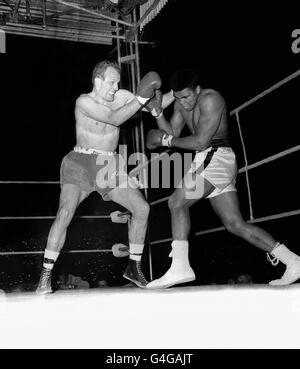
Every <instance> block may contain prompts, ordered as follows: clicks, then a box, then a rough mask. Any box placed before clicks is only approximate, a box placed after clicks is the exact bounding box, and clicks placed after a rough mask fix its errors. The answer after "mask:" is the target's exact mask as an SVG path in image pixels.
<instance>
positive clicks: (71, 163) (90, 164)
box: [60, 147, 130, 201]
mask: <svg viewBox="0 0 300 369" xmlns="http://www.w3.org/2000/svg"><path fill="white" fill-rule="evenodd" d="M120 158H121V157H120V156H119V155H117V154H116V153H112V152H105V151H99V150H93V149H84V148H80V147H75V148H74V150H73V151H71V152H70V153H69V154H68V155H66V156H65V157H64V159H63V161H62V164H61V169H60V183H61V186H63V185H65V184H73V185H75V186H78V187H80V188H81V189H82V190H83V191H85V192H86V193H88V194H90V193H91V192H93V191H97V192H98V193H99V194H100V195H101V196H102V198H103V199H104V200H105V201H109V200H110V198H109V196H108V194H109V192H111V191H112V190H113V189H114V188H117V187H120V186H121V185H124V186H126V184H127V182H128V181H130V179H129V177H128V174H127V173H126V171H125V170H122V168H124V166H123V167H122V165H119V164H120Z"/></svg>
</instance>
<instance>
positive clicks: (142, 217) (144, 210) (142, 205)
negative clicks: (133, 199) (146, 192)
mask: <svg viewBox="0 0 300 369" xmlns="http://www.w3.org/2000/svg"><path fill="white" fill-rule="evenodd" d="M149 213H150V205H149V204H148V203H147V202H146V201H141V202H139V203H137V204H136V206H135V207H134V209H133V210H132V216H133V218H135V219H137V220H139V221H147V220H148V217H149Z"/></svg>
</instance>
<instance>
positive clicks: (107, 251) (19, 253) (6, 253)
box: [0, 249, 112, 256]
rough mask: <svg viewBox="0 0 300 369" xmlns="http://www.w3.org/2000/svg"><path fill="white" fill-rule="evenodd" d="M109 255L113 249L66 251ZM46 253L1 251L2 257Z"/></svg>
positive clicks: (42, 252)
mask: <svg viewBox="0 0 300 369" xmlns="http://www.w3.org/2000/svg"><path fill="white" fill-rule="evenodd" d="M102 252H104V253H109V252H112V249H103V250H69V251H64V252H63V253H65V254H88V253H89V254H90V253H102ZM44 253H45V250H44V251H5V252H1V251H0V256H10V255H44Z"/></svg>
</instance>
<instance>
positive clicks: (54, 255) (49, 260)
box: [43, 249, 59, 270]
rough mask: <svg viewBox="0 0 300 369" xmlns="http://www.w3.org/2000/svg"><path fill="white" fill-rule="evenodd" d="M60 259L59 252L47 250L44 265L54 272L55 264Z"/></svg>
mask: <svg viewBox="0 0 300 369" xmlns="http://www.w3.org/2000/svg"><path fill="white" fill-rule="evenodd" d="M58 257H59V252H57V251H51V250H47V249H46V250H45V254H44V264H43V267H44V268H45V269H48V270H52V269H53V268H54V264H55V262H56V260H57V259H58Z"/></svg>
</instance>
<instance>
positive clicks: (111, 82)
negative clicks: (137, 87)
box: [98, 67, 120, 101]
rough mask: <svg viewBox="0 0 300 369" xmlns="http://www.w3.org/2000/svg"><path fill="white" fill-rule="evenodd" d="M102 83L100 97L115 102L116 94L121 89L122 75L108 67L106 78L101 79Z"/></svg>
mask: <svg viewBox="0 0 300 369" xmlns="http://www.w3.org/2000/svg"><path fill="white" fill-rule="evenodd" d="M99 79H100V80H101V83H100V85H99V92H98V93H99V95H100V96H101V97H102V99H103V100H105V101H114V99H115V94H116V92H117V91H118V89H119V82H120V73H119V72H118V71H117V70H116V69H114V68H112V67H108V68H107V69H106V71H105V73H104V77H103V78H102V77H99Z"/></svg>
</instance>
